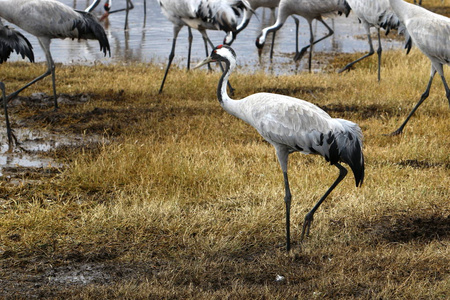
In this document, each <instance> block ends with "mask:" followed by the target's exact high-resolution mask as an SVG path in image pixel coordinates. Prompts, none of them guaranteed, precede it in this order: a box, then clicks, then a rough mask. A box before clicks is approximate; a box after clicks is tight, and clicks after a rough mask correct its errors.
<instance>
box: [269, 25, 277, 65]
mask: <svg viewBox="0 0 450 300" xmlns="http://www.w3.org/2000/svg"><path fill="white" fill-rule="evenodd" d="M276 33H277V32H276V31H274V32H273V33H272V43H271V44H270V55H269V59H270V61H272V58H273V47H274V45H275V35H276Z"/></svg>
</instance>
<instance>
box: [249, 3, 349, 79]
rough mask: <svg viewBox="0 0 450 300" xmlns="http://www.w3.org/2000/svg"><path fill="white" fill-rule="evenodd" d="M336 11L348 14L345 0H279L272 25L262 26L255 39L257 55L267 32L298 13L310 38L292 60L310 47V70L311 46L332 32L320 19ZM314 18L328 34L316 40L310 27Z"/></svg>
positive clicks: (272, 30) (303, 53)
mask: <svg viewBox="0 0 450 300" xmlns="http://www.w3.org/2000/svg"><path fill="white" fill-rule="evenodd" d="M336 13H338V14H339V15H341V14H345V16H348V14H349V13H350V6H349V5H348V3H347V1H346V0H281V1H280V5H279V6H278V15H277V21H276V22H275V24H273V25H272V26H269V27H266V28H264V29H263V30H262V31H261V34H260V35H259V36H258V38H257V39H256V47H257V48H258V49H259V55H260V56H261V53H262V48H263V47H264V44H265V42H266V38H267V34H268V33H269V32H276V31H277V30H279V29H280V28H281V27H282V26H283V24H284V22H286V19H287V18H288V17H289V16H290V15H299V16H301V17H303V18H305V19H306V20H307V21H308V25H309V37H310V38H309V45H308V46H306V47H303V48H302V50H301V51H300V52H297V53H296V54H295V57H294V60H296V61H297V60H300V59H301V58H302V57H303V55H305V53H306V51H307V50H308V48H311V49H310V51H309V59H308V69H309V71H310V72H311V60H312V49H313V46H314V45H315V44H317V43H318V42H320V41H322V40H324V39H326V38H327V37H329V36H331V35H333V33H334V32H333V30H332V29H331V27H330V26H328V24H327V23H325V21H324V20H323V19H322V16H327V15H333V14H336ZM314 19H316V20H317V21H319V22H320V23H322V24H323V25H324V26H325V27H326V28H327V29H328V34H326V35H325V36H323V37H321V38H320V39H318V40H314V33H313V29H312V21H313V20H314Z"/></svg>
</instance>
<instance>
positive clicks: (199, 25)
mask: <svg viewBox="0 0 450 300" xmlns="http://www.w3.org/2000/svg"><path fill="white" fill-rule="evenodd" d="M158 3H159V6H160V7H161V11H162V13H163V14H164V15H165V16H166V17H167V19H168V20H169V21H170V22H172V24H173V39H172V50H171V51H170V54H169V62H168V63H167V67H166V71H165V73H164V77H163V80H162V83H161V87H160V88H159V93H161V92H162V90H163V88H164V83H165V81H166V77H167V73H168V72H169V69H170V66H171V64H172V60H173V58H174V56H175V46H176V40H177V37H178V33H179V32H180V30H181V28H183V27H184V26H187V27H188V29H189V47H188V60H187V61H188V69H189V66H190V53H191V44H192V33H191V28H194V29H197V30H198V31H199V32H200V33H201V35H202V37H203V40H204V43H205V49H206V55H208V43H209V44H210V45H211V47H214V45H213V44H212V42H211V40H210V39H209V38H208V35H207V33H206V30H223V31H225V32H227V35H231V37H232V36H233V35H234V32H235V31H236V27H237V15H238V14H239V12H240V11H242V10H245V9H251V8H250V4H249V3H248V2H247V0H158Z"/></svg>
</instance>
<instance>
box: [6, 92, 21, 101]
mask: <svg viewBox="0 0 450 300" xmlns="http://www.w3.org/2000/svg"><path fill="white" fill-rule="evenodd" d="M18 95H19V93H16V92H14V93H11V94H9V95H8V96H6V103H9V101H11V100H13V99H14V98H16V97H17V96H18Z"/></svg>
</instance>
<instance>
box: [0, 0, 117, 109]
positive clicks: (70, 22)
mask: <svg viewBox="0 0 450 300" xmlns="http://www.w3.org/2000/svg"><path fill="white" fill-rule="evenodd" d="M0 18H3V19H5V20H7V21H8V22H10V23H12V24H15V25H17V26H18V27H20V28H22V29H23V30H25V31H26V32H28V33H30V34H32V35H34V36H35V37H36V38H37V39H38V41H39V44H40V45H41V48H42V50H43V51H44V53H45V57H46V60H47V71H46V72H45V73H44V74H42V75H40V76H38V77H36V78H35V79H33V80H32V81H31V82H29V83H27V84H26V85H25V86H23V87H21V88H20V89H18V90H17V91H15V92H13V93H12V94H10V95H8V97H7V98H8V101H9V100H10V99H12V98H14V97H16V96H17V95H18V94H19V93H20V92H21V91H22V90H24V89H25V88H27V87H29V86H30V85H32V84H33V83H35V82H37V81H39V80H41V79H43V78H44V77H46V76H48V75H52V85H53V97H54V101H55V109H57V108H58V101H57V98H56V83H55V64H54V62H53V58H52V55H51V52H50V43H51V40H52V39H55V38H60V39H64V38H71V39H95V40H98V42H99V44H100V51H102V52H103V54H104V55H105V56H106V53H107V52H109V54H110V55H111V51H110V47H109V42H108V38H107V36H106V33H105V30H104V29H103V27H102V26H101V25H100V23H99V22H98V21H97V19H96V18H95V17H94V16H93V15H91V14H90V13H87V12H84V11H76V10H73V9H72V8H70V7H69V6H67V5H65V4H63V3H61V2H59V1H57V0H0Z"/></svg>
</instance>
